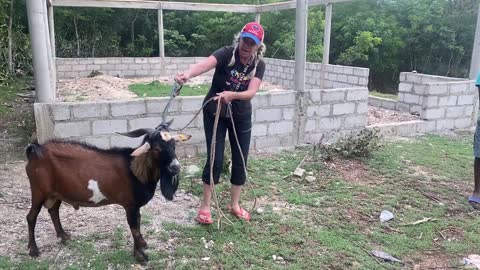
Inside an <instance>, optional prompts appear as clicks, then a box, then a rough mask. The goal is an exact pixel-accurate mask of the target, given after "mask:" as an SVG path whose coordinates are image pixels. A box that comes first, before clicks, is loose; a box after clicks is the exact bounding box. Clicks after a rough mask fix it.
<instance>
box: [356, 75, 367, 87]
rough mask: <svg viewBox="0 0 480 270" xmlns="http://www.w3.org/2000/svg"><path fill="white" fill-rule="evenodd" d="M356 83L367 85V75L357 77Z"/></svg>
mask: <svg viewBox="0 0 480 270" xmlns="http://www.w3.org/2000/svg"><path fill="white" fill-rule="evenodd" d="M358 85H360V86H367V85H368V77H360V78H359V79H358Z"/></svg>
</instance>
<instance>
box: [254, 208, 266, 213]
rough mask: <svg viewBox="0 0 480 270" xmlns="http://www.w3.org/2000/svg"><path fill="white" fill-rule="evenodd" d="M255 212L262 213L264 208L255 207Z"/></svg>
mask: <svg viewBox="0 0 480 270" xmlns="http://www.w3.org/2000/svg"><path fill="white" fill-rule="evenodd" d="M256 211H257V214H262V213H263V212H264V211H265V210H263V208H257V210H256Z"/></svg>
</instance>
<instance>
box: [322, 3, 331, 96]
mask: <svg viewBox="0 0 480 270" xmlns="http://www.w3.org/2000/svg"><path fill="white" fill-rule="evenodd" d="M332 8H333V4H332V3H328V4H327V5H326V6H325V29H324V33H323V61H322V72H321V73H320V87H321V88H325V74H326V72H327V71H326V69H327V67H326V65H328V64H329V61H330V36H331V30H332Z"/></svg>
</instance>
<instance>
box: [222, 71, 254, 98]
mask: <svg viewBox="0 0 480 270" xmlns="http://www.w3.org/2000/svg"><path fill="white" fill-rule="evenodd" d="M249 82H250V79H248V76H246V75H245V74H243V73H242V72H239V71H238V70H236V69H235V68H233V69H231V70H230V76H229V78H228V79H227V81H226V85H227V88H228V89H227V90H236V91H240V92H242V91H245V90H246V89H247V87H248V83H249ZM237 87H238V89H236V88H237Z"/></svg>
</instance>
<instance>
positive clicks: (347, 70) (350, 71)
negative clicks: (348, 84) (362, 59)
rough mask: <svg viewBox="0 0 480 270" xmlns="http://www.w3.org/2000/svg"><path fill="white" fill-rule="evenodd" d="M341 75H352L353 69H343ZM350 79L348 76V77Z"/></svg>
mask: <svg viewBox="0 0 480 270" xmlns="http://www.w3.org/2000/svg"><path fill="white" fill-rule="evenodd" d="M343 74H347V75H353V68H352V67H346V66H344V67H343ZM349 77H350V76H349Z"/></svg>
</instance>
